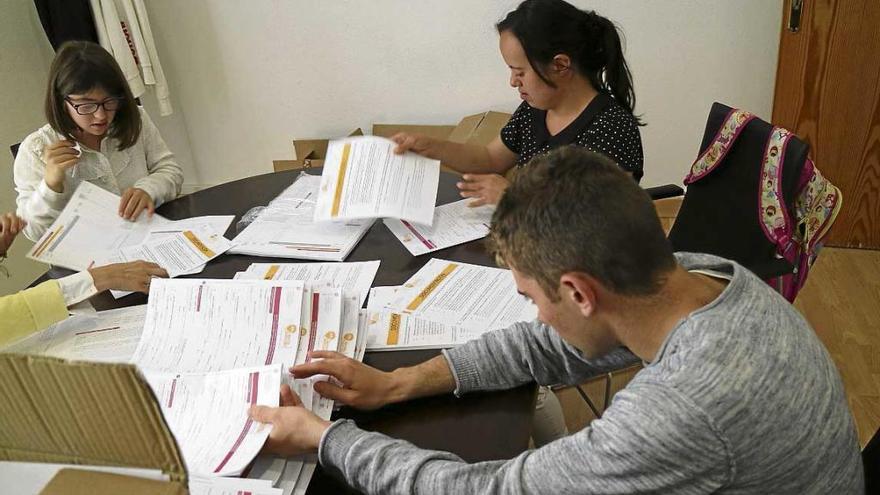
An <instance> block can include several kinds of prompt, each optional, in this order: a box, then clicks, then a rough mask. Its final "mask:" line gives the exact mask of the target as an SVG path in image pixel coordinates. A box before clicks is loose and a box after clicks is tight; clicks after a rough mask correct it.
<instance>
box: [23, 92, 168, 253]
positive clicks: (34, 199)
mask: <svg viewBox="0 0 880 495" xmlns="http://www.w3.org/2000/svg"><path fill="white" fill-rule="evenodd" d="M139 110H140V115H141V123H142V128H141V135H140V136H139V137H138V140H137V142H136V143H135V144H134V146H132V147H130V148H127V149H125V150H121V151H120V150H119V149H118V146H119V142H118V141H117V140H116V139H111V138H105V139H104V140H103V141H102V142H101V149H100V150H99V151H95V150H91V149H89V148H87V147H85V146H81V148H82V155H80V158H79V163H78V164H77V165H76V174H75V176H74V174H73V172H72V171H68V172H67V173H66V174H65V177H64V192H62V193H56V192H55V191H53V190H51V189H49V186H48V185H46V181H45V180H43V176H44V175H45V171H46V162H45V161H44V160H43V149H44V148H45V147H46V146H47V145H49V144H52V143H55V142H57V141H61V140H63V139H64V136H62V135H61V134H59V133H57V132H55V130H54V129H52V127H50V126H49V124H46V125H44V126H43V127H41V128H40V129H38V130H36V131H34V132H33V133H31V135H29V136H28V137H26V138H25V140H24V141H22V143H21V147H20V148H19V149H18V156H16V158H15V166H14V171H15V172H14V179H15V190H16V191H17V192H18V198H17V199H16V203H17V206H18V208H17V214H18V216H20V217H21V218H23V219H25V220H26V221H27V222H28V225H27V227H25V229H24V235H25V236H27V238H28V239H30V240H32V241H36V240H38V239H39V238H40V236H42V235H43V232H45V231H46V229H47V228H49V227H50V226H51V225H52V222H54V221H55V219H56V218H58V215H59V214H60V213H61V210H63V209H64V206H65V205H66V204H67V201H68V200H69V199H70V196H72V195H73V192H74V191H75V190H76V187H77V186H78V185H79V184H80V182H83V181H88V182H91V183H92V184H95V185H97V186H99V187H101V188H103V189H106V190H107V191H110V192H112V193H114V194H119V195H121V194H122V193H123V191H125V190H126V189H128V188H129V187H137V188H139V189H143V190H144V191H145V192H146V193H147V194H149V195H150V197H151V198H153V202H154V203H156V206H157V207H158V206H159V205H161V204H162V203H164V202H166V201H170V200H172V199H174V198H176V197H177V195H178V194H180V186H181V184H183V171H182V170H181V168H180V165H178V164H177V162H176V161H175V160H174V154H173V153H171V151H170V150H169V149H168V146H167V145H166V144H165V141H164V140H163V139H162V136H161V135H159V129H157V128H156V126H155V124H153V121H152V120H150V116H149V115H147V112H145V111H144V109H143V108H140V109H139Z"/></svg>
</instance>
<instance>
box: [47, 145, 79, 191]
mask: <svg viewBox="0 0 880 495" xmlns="http://www.w3.org/2000/svg"><path fill="white" fill-rule="evenodd" d="M73 146H74V143H73V142H71V141H67V140H63V141H58V142H57V143H52V144H49V145H46V147H45V148H43V160H45V162H46V171H45V172H44V173H43V180H45V181H46V185H47V186H49V189H51V190H53V191H55V192H57V193H63V192H64V174H65V172H67V170H68V169H70V168H73V167H75V166H76V164H77V163H79V151H77V150H76V148H74V147H73Z"/></svg>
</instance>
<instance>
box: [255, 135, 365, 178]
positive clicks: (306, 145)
mask: <svg viewBox="0 0 880 495" xmlns="http://www.w3.org/2000/svg"><path fill="white" fill-rule="evenodd" d="M363 135H364V132H363V131H362V130H360V129H355V130H353V131H351V134H349V135H348V136H349V137H351V136H363ZM329 143H330V140H329V139H294V140H293V156H294V157H295V158H294V159H293V160H273V161H272V168H273V169H274V170H275V172H281V171H284V170H304V169H309V168H317V167H323V166H324V158H326V157H327V145H328V144H329Z"/></svg>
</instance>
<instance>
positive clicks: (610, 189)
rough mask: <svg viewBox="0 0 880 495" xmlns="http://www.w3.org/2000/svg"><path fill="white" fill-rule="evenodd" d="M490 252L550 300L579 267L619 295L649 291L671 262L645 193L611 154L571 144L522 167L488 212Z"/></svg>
mask: <svg viewBox="0 0 880 495" xmlns="http://www.w3.org/2000/svg"><path fill="white" fill-rule="evenodd" d="M489 244H490V249H491V251H492V252H493V253H494V254H495V256H496V259H498V260H499V262H500V263H502V264H506V265H508V266H511V267H513V268H516V270H517V271H518V272H520V273H522V274H523V275H526V276H527V277H530V278H533V279H535V280H536V281H537V282H538V284H539V285H540V286H541V288H542V289H543V290H544V292H545V293H546V294H547V296H548V297H549V298H550V299H551V300H552V301H557V300H558V299H559V295H558V287H559V278H560V277H561V276H562V275H563V274H564V273H568V272H583V273H586V274H588V275H590V276H591V277H593V278H595V279H596V280H598V281H599V282H600V283H602V284H603V285H604V286H605V287H606V288H608V289H610V290H612V291H614V292H616V293H619V294H623V295H641V296H645V295H651V294H654V293H656V292H657V291H658V289H659V287H660V285H661V283H662V281H663V277H664V275H665V274H666V273H668V272H669V271H670V270H672V269H673V268H674V267H675V265H676V261H675V257H674V256H673V255H672V247H671V246H670V244H669V241H667V240H666V236H665V235H664V233H663V228H662V227H661V225H660V219H659V218H658V217H657V212H656V210H655V209H654V205H653V203H652V202H651V198H650V197H649V196H648V194H647V193H646V192H645V191H644V190H643V189H642V188H640V187H639V186H638V185H637V184H636V182H635V181H634V180H633V179H632V177H630V176H629V175H628V174H626V173H625V172H623V171H622V170H620V168H618V167H617V165H615V164H614V162H612V161H611V160H610V159H608V158H606V157H605V156H603V155H600V154H598V153H593V152H591V151H587V150H585V149H583V148H578V147H575V146H566V147H563V148H559V149H557V150H554V151H552V152H550V153H548V154H546V155H541V156H537V157H535V158H534V159H532V160H531V161H530V162H529V164H528V165H527V166H526V167H524V168H523V169H521V170H520V171H519V173H518V175H517V177H516V179H515V180H514V181H513V183H512V184H511V185H510V187H508V188H507V191H506V192H505V193H504V195H503V197H502V198H501V200H500V201H499V203H498V208H497V209H496V210H495V214H494V216H493V217H492V228H491V232H490V242H489Z"/></svg>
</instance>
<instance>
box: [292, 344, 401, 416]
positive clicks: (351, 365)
mask: <svg viewBox="0 0 880 495" xmlns="http://www.w3.org/2000/svg"><path fill="white" fill-rule="evenodd" d="M312 359H317V361H314V360H313V361H311V362H309V363H305V364H300V365H298V366H294V367H292V368H290V371H291V373H293V376H294V377H295V378H297V379H302V378H309V377H310V376H313V375H329V376H332V377H333V378H335V379H336V380H337V381H338V382H339V383H341V384H342V386H341V387H340V386H339V385H337V384H335V383H333V381H332V380H330V381H319V382H317V383H315V391H316V392H318V393H319V394H321V395H322V396H324V397H327V398H328V399H333V400H335V401H338V402H340V403H342V404H346V405H349V406H353V407H356V408H358V409H367V410H370V409H378V408H380V407H382V406H384V405H386V404H390V403H392V402H400V401H401V400H404V399H406V397H405V396H404V395H403V393H402V392H403V391H402V390H401V387H399V386H398V384H397V382H396V381H395V380H394V378H393V374H392V373H386V372H384V371H379V370H377V369H375V368H371V367H369V366H367V365H365V364H363V363H359V362H357V361H355V360H354V359H351V358H348V357H346V356H344V355H342V354H340V353H338V352H333V351H314V352H312Z"/></svg>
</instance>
